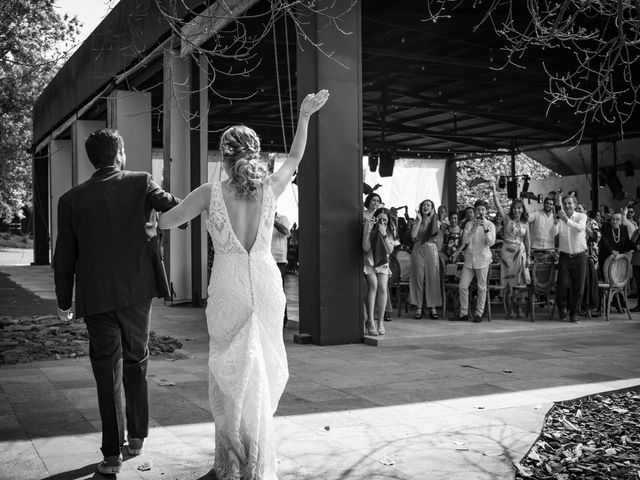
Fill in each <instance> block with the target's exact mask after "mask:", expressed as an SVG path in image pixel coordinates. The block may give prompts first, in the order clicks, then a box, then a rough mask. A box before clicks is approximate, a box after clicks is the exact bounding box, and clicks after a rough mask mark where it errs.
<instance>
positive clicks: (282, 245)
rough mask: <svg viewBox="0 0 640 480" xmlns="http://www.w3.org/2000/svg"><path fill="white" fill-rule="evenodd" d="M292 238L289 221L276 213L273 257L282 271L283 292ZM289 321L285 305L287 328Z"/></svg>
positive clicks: (285, 305)
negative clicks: (289, 241) (290, 238)
mask: <svg viewBox="0 0 640 480" xmlns="http://www.w3.org/2000/svg"><path fill="white" fill-rule="evenodd" d="M289 237H291V232H290V231H289V219H288V218H287V217H285V216H284V215H280V214H279V213H278V212H276V214H275V217H274V219H273V235H272V237H271V255H273V258H274V260H275V261H276V265H277V266H278V269H279V270H280V276H281V277H282V290H284V283H285V278H286V276H287V263H288V262H287V252H288V249H289V246H288V239H289ZM288 321H289V319H288V318H287V304H286V302H285V304H284V318H283V325H284V326H285V327H286V326H287V322H288Z"/></svg>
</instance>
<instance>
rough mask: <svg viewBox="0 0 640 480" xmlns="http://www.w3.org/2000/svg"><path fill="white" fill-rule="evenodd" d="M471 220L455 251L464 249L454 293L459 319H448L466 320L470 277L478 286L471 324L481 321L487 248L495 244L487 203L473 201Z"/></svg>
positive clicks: (485, 282) (487, 265)
mask: <svg viewBox="0 0 640 480" xmlns="http://www.w3.org/2000/svg"><path fill="white" fill-rule="evenodd" d="M473 207H474V212H475V221H468V222H467V223H466V224H465V226H464V232H463V234H462V242H461V245H460V247H459V250H458V252H459V251H460V250H462V249H463V248H464V247H465V246H466V247H467V250H466V252H465V254H464V266H463V267H462V274H461V275H460V283H459V284H458V291H459V293H460V316H459V317H458V318H452V319H451V320H460V321H463V322H464V321H468V320H469V285H471V281H472V280H473V277H474V276H475V277H476V281H477V283H478V301H477V302H476V308H475V315H474V316H473V321H474V322H476V323H479V322H481V321H482V314H483V313H484V306H485V303H486V300H487V276H488V274H489V264H490V263H491V258H492V256H491V247H492V246H493V244H494V243H496V227H495V225H494V224H493V223H492V222H490V221H489V220H487V218H486V216H487V202H485V201H484V200H477V201H476V203H475V204H474V206H473Z"/></svg>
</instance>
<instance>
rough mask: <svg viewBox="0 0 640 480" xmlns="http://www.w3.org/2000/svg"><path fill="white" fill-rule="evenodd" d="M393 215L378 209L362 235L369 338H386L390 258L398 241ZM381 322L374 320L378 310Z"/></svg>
mask: <svg viewBox="0 0 640 480" xmlns="http://www.w3.org/2000/svg"><path fill="white" fill-rule="evenodd" d="M390 219H391V213H390V212H389V210H387V209H386V208H378V209H377V210H376V211H375V212H374V214H373V217H371V219H370V220H365V224H364V231H363V234H362V250H363V251H364V258H365V263H364V274H365V277H366V279H367V298H366V309H367V324H366V329H367V333H368V334H369V335H384V334H385V333H386V332H385V328H384V311H385V307H386V305H387V295H388V282H389V276H390V275H391V269H390V267H389V255H390V254H391V253H392V252H393V249H394V247H395V245H394V243H397V242H395V240H394V238H393V230H392V228H391V222H390ZM376 307H377V311H378V316H379V318H378V320H375V311H376Z"/></svg>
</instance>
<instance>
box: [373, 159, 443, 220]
mask: <svg viewBox="0 0 640 480" xmlns="http://www.w3.org/2000/svg"><path fill="white" fill-rule="evenodd" d="M444 165H445V160H432V159H413V158H399V159H398V160H396V163H395V166H394V169H393V176H391V177H381V176H380V175H379V174H378V171H377V170H376V171H375V172H372V171H370V170H369V159H368V157H364V161H363V172H364V173H363V178H364V182H365V183H366V184H368V185H369V186H371V187H372V188H373V187H374V186H375V185H376V184H378V183H379V184H381V185H382V187H380V188H378V189H377V190H376V193H378V194H380V197H381V198H382V201H383V202H384V204H385V206H386V207H387V208H390V207H396V208H397V207H402V206H404V205H407V206H408V207H409V215H410V216H411V217H413V216H414V215H415V211H416V209H417V208H418V205H419V204H420V202H422V201H423V200H426V199H429V200H431V201H433V203H434V204H435V206H436V208H438V206H439V205H440V204H441V203H442V188H443V185H444Z"/></svg>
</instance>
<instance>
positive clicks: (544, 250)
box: [529, 197, 558, 261]
mask: <svg viewBox="0 0 640 480" xmlns="http://www.w3.org/2000/svg"><path fill="white" fill-rule="evenodd" d="M542 205H543V206H542V210H536V211H534V212H531V213H530V214H529V233H530V235H531V253H532V256H533V259H534V261H540V260H546V259H548V258H549V257H550V255H551V254H552V253H553V252H554V250H555V238H556V235H557V234H558V227H557V224H558V220H557V219H556V218H555V216H556V215H555V211H554V208H553V207H554V202H553V199H552V198H549V197H547V198H545V199H544V203H543V204H542Z"/></svg>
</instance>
